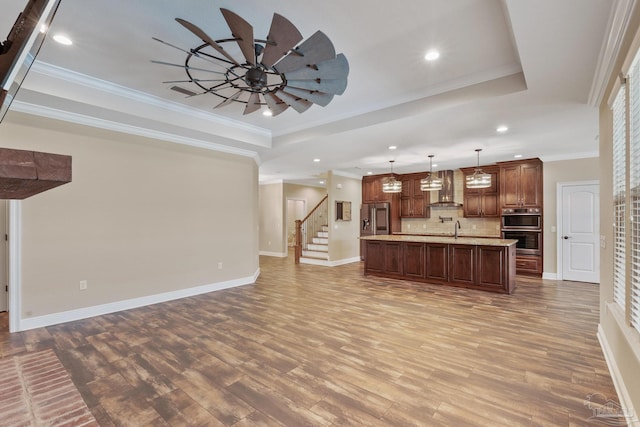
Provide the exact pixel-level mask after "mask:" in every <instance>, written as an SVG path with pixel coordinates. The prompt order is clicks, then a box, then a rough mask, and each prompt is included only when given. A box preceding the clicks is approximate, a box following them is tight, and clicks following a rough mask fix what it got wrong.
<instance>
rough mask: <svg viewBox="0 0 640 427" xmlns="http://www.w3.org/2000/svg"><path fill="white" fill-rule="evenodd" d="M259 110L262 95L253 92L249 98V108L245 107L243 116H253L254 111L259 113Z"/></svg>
mask: <svg viewBox="0 0 640 427" xmlns="http://www.w3.org/2000/svg"><path fill="white" fill-rule="evenodd" d="M259 109H260V95H259V94H258V92H253V93H252V94H251V95H250V96H249V101H248V102H247V106H246V107H244V113H242V114H243V115H246V114H251V113H253V112H254V111H258V110H259Z"/></svg>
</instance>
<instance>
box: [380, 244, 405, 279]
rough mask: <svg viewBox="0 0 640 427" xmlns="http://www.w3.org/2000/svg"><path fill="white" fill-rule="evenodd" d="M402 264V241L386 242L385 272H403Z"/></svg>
mask: <svg viewBox="0 0 640 427" xmlns="http://www.w3.org/2000/svg"><path fill="white" fill-rule="evenodd" d="M402 264H403V263H402V243H401V242H385V244H384V272H385V273H389V274H403V271H402V267H403V265H402Z"/></svg>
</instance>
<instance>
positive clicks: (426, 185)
mask: <svg viewBox="0 0 640 427" xmlns="http://www.w3.org/2000/svg"><path fill="white" fill-rule="evenodd" d="M441 189H442V178H439V177H434V176H433V154H429V173H428V174H427V176H426V177H424V178H422V179H421V180H420V190H422V191H436V190H441Z"/></svg>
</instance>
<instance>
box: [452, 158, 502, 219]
mask: <svg viewBox="0 0 640 427" xmlns="http://www.w3.org/2000/svg"><path fill="white" fill-rule="evenodd" d="M481 169H482V171H483V172H484V173H488V174H489V175H491V187H487V188H466V186H465V187H464V216H465V218H498V217H500V191H499V189H500V179H501V177H500V167H499V166H482V168H481ZM460 170H461V171H462V173H463V175H464V176H467V175H471V174H473V172H474V171H475V167H473V168H462V169H460Z"/></svg>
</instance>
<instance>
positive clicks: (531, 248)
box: [501, 208, 542, 255]
mask: <svg viewBox="0 0 640 427" xmlns="http://www.w3.org/2000/svg"><path fill="white" fill-rule="evenodd" d="M501 225H502V238H503V239H514V240H517V241H518V243H516V253H518V254H522V255H541V254H542V213H541V212H540V208H509V209H503V210H502V216H501Z"/></svg>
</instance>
